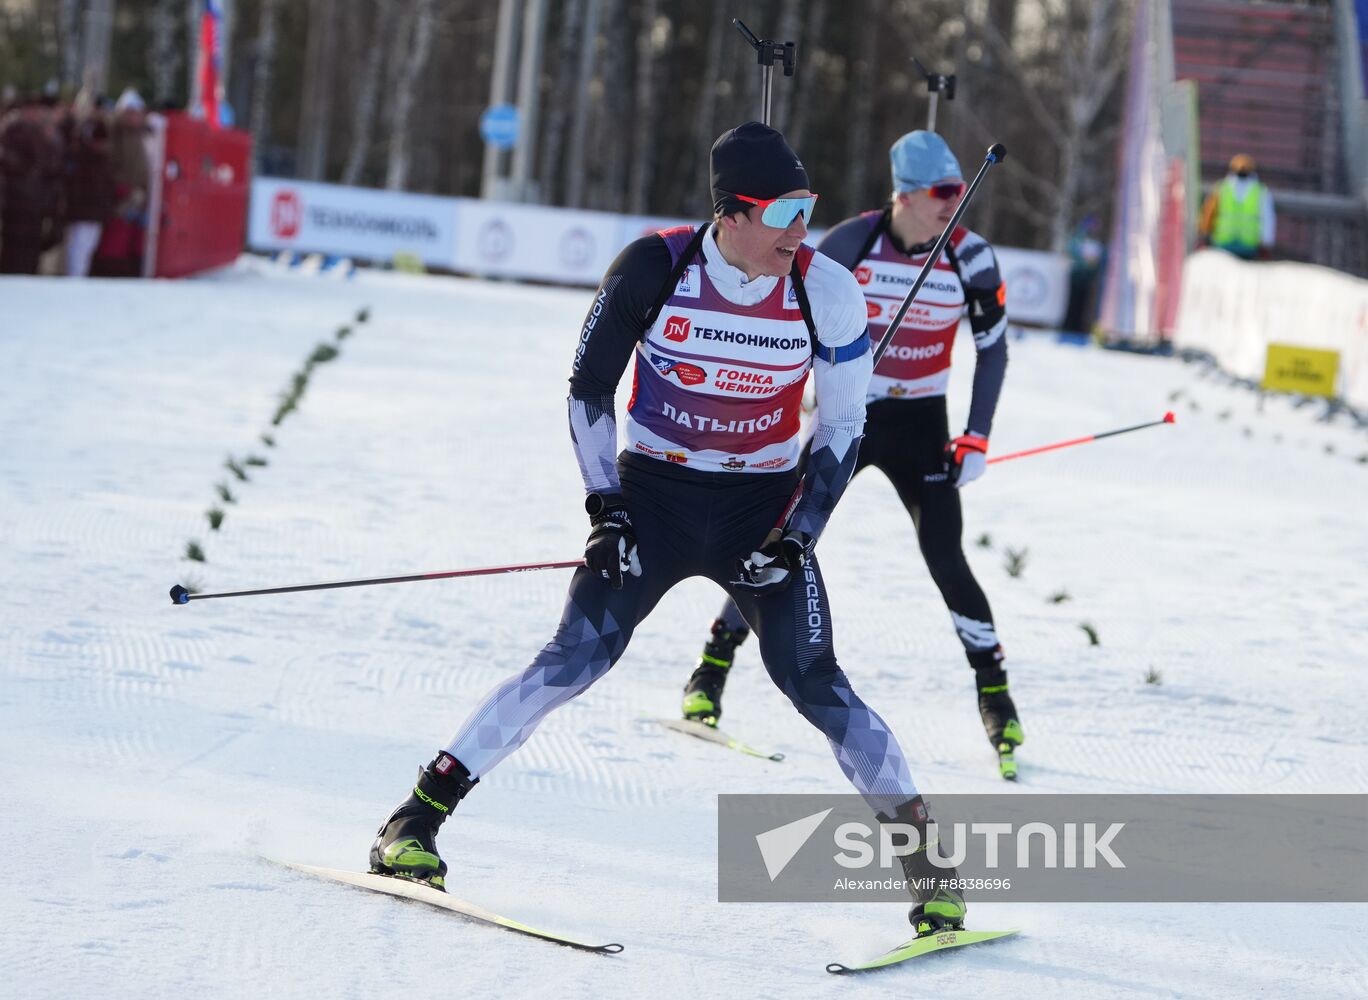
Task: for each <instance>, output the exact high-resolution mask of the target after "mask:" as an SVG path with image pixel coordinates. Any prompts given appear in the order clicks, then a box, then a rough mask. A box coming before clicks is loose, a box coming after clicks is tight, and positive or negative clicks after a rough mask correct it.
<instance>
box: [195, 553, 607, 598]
mask: <svg viewBox="0 0 1368 1000" xmlns="http://www.w3.org/2000/svg"><path fill="white" fill-rule="evenodd" d="M583 565H584V560H583V559H576V560H574V561H573V562H570V561H566V562H549V563H524V564H522V565H519V566H483V567H481V568H479V569H456V570H451V571H449V572H445V573H414V574H412V575H411V576H382V577H375V578H374V579H370V580H339V581H337V582H335V583H305V584H299V585H297V586H293V587H265V588H263V589H260V590H232V591H227V592H225V593H222V594H192V593H190V591H188V590H186V589H185V588H184V587H182V586H181V585H180V584H179V583H178V584H176V585H175V586H174V587H172V588H171V603H172V604H189V603H190V602H191V601H207V600H209V599H210V598H211V597H256V596H258V595H260V594H297V593H299V592H300V591H304V590H337V589H339V588H341V587H372V586H377V585H379V584H382V583H416V582H417V581H419V580H453V579H455V578H457V577H462V576H493V575H494V574H496V573H528V572H531V571H533V570H539V569H569V568H570V567H572V566H583Z"/></svg>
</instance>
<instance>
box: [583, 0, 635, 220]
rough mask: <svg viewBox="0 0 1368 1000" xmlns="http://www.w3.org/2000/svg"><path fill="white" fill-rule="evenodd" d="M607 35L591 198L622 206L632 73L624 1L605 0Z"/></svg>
mask: <svg viewBox="0 0 1368 1000" xmlns="http://www.w3.org/2000/svg"><path fill="white" fill-rule="evenodd" d="M602 17H603V22H602V23H603V25H604V32H603V34H604V38H605V40H606V41H607V48H606V49H605V51H604V54H603V75H602V77H601V78H600V84H599V87H598V90H599V94H600V99H599V100H598V102H597V103H596V106H595V115H594V118H595V122H594V134H595V136H596V142H595V146H596V148H597V149H598V150H599V151H600V154H599V156H597V157H596V159H597V161H598V165H599V171H598V174H597V176H596V177H595V179H594V181H595V182H594V184H593V193H592V195H591V197H590V199H589V205H590V207H592V208H610V209H621V208H622V192H623V190H624V188H626V186H627V185H626V179H627V169H626V168H627V143H626V141H625V139H624V135H623V123H624V122H626V121H628V120H629V118H630V116H631V107H632V105H631V90H632V88H631V83H630V81H631V75H630V73H629V66H628V63H627V52H628V50H629V48H630V46H631V42H632V39H631V34H630V25H629V24H628V19H627V17H626V16H625V11H624V9H623V0H603V13H602Z"/></svg>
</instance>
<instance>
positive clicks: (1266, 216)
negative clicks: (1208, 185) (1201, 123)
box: [1197, 153, 1277, 260]
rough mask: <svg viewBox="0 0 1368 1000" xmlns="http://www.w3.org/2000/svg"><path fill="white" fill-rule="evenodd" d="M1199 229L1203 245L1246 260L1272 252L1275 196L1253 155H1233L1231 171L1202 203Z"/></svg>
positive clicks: (1274, 236)
mask: <svg viewBox="0 0 1368 1000" xmlns="http://www.w3.org/2000/svg"><path fill="white" fill-rule="evenodd" d="M1197 231H1198V234H1199V236H1200V239H1199V243H1200V245H1202V246H1213V247H1216V248H1217V249H1219V250H1225V251H1227V252H1229V253H1233V254H1235V256H1237V257H1243V258H1245V259H1246V260H1253V259H1254V258H1255V257H1261V258H1267V257H1268V256H1270V255H1271V254H1272V252H1273V241H1274V239H1275V238H1276V236H1277V217H1276V215H1275V214H1274V211H1273V196H1272V195H1271V194H1270V193H1269V191H1268V188H1267V187H1266V186H1265V185H1264V184H1263V183H1262V182H1261V181H1260V180H1259V175H1258V173H1256V172H1255V167H1254V160H1253V158H1252V157H1249V156H1245V155H1244V154H1243V153H1240V154H1238V155H1236V156H1233V157H1231V159H1230V173H1228V174H1227V175H1226V176H1225V179H1224V180H1223V181H1221V183H1220V184H1219V185H1217V187H1216V189H1215V190H1214V191H1212V192H1211V194H1209V195H1208V196H1207V200H1206V201H1205V202H1204V203H1203V205H1202V216H1201V219H1200V220H1199V222H1198V224H1197Z"/></svg>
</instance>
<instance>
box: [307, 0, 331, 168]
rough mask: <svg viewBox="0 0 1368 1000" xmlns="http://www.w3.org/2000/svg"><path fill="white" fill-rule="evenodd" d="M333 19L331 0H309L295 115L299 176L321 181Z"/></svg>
mask: <svg viewBox="0 0 1368 1000" xmlns="http://www.w3.org/2000/svg"><path fill="white" fill-rule="evenodd" d="M336 22H337V18H336V2H335V0H311V3H310V4H309V40H308V45H307V47H306V49H305V53H304V96H303V99H302V100H301V102H300V116H299V117H300V123H299V175H300V176H301V177H303V178H304V179H305V180H315V181H317V180H322V179H323V178H324V173H325V169H326V165H327V162H328V139H329V137H330V135H331V129H330V126H331V118H332V106H333V94H334V91H335V87H334V81H333V75H334V63H335V58H336V50H337V23H336Z"/></svg>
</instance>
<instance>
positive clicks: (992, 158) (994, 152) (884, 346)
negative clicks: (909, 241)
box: [874, 142, 1007, 368]
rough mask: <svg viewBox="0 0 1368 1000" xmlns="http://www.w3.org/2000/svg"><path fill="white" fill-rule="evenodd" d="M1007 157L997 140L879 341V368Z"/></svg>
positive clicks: (876, 350)
mask: <svg viewBox="0 0 1368 1000" xmlns="http://www.w3.org/2000/svg"><path fill="white" fill-rule="evenodd" d="M1006 158H1007V147H1006V146H1004V145H1003V144H1002V143H1000V142H995V143H993V144H992V145H991V146H989V147H988V152H987V154H986V156H985V157H984V160H983V166H981V167H979V170H978V173H977V174H975V175H974V179H973V181H972V182H971V183H970V185H969V188H968V190H966V191H965V192H964V197H963V198H961V199H960V203H959V207H958V208H956V209H955V214H954V215H952V216H950V221H949V222H948V223H947V224H946V226H945V230H944V232H942V233H941V234H940V238H939V239H938V240H936V245H935V246H934V247H932V248H931V252H930V253H929V254H927V256H926V263H925V264H923V265H922V269H921V273H920V274H918V275H917V280H916V281H914V282H912V288H911V289H910V290H909V291H908V293H907V297H906V298H904V299H903V300H902V305H900V306H898V312H897V314H896V315H895V316H894V317H893V321H892V322H891V323H889V324H888V329H887V330H885V331H884V335H883V338H882V339H881V340H880V341H879V346H878V347H877V348H875V350H874V367H875V368H877V367H879V359H881V358H882V357H883V356H884V352H885V351H887V350H888V345H889V344H891V343H892V342H893V334H895V333H897V332H898V327H900V326H901V325H902V321H903V317H904V316H906V315H907V310H909V309H911V308H912V300H913V299H915V298H916V297H917V293H918V292H920V291H921V287H922V285H924V284H926V279H927V278H928V277H930V275H931V269H932V268H934V267H935V266H936V261H938V260H940V255H941V252H942V251H943V250H944V249H945V244H947V243H949V242H950V234H951V233H953V232H954V231H955V227H956V226H958V225H959V220H960V217H961V216H962V215H964V210H965V209H966V208H968V207H969V199H970V198H972V197H974V192H975V191H977V190H978V186H979V184H980V183H981V182H982V181H983V176H984V174H986V173H988V168H989V167H991V166H992V165H993V164H994V163H1001V162H1002V161H1003V160H1005V159H1006Z"/></svg>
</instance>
